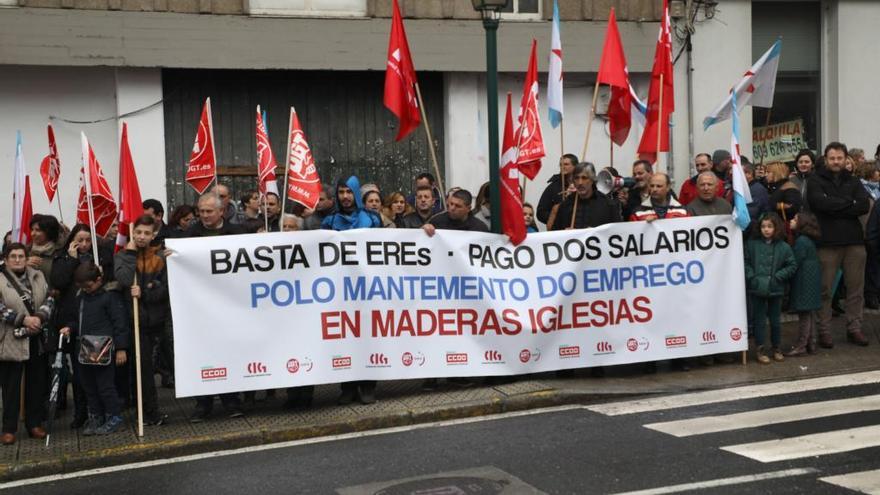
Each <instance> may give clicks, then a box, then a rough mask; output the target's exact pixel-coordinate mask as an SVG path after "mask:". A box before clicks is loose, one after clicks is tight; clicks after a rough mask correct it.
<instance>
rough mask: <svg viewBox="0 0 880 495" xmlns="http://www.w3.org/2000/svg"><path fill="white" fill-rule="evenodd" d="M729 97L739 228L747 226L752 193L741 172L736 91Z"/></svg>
mask: <svg viewBox="0 0 880 495" xmlns="http://www.w3.org/2000/svg"><path fill="white" fill-rule="evenodd" d="M732 95H733V97H732V98H731V100H730V102H731V110H732V111H731V115H733V132H732V133H731V137H730V173H731V174H732V175H731V180H732V182H733V221H734V222H736V224H737V225H738V226H739V228H740V229H742V230H746V229H747V228H749V223H751V221H752V220H751V218H750V216H749V209H748V208H747V207H746V205H748V204H749V203H751V202H752V193H751V191H750V190H749V182H748V181H747V180H746V174H745V173H744V172H743V168H742V163H741V161H740V158H739V115H738V114H737V113H736V93H733V94H732Z"/></svg>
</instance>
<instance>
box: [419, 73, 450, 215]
mask: <svg viewBox="0 0 880 495" xmlns="http://www.w3.org/2000/svg"><path fill="white" fill-rule="evenodd" d="M415 87H416V97H418V99H419V110H420V111H421V112H422V123H423V124H425V135H426V136H427V138H428V148H429V149H430V150H431V163H433V164H434V174H435V175H436V177H437V187H438V188H440V194H441V195H442V196H443V197H442V198H441V199H440V200H441V201H445V198H446V189H445V188H444V187H443V177H442V176H441V175H440V164H439V163H438V162H437V150H435V149H434V138H432V137H431V125H430V124H428V114H426V113H425V102H424V101H422V90H421V89H419V83H415Z"/></svg>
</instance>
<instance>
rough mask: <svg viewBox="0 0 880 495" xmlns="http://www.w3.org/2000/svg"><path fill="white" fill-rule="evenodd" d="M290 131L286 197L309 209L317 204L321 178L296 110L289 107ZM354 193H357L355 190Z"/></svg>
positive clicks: (312, 208)
mask: <svg viewBox="0 0 880 495" xmlns="http://www.w3.org/2000/svg"><path fill="white" fill-rule="evenodd" d="M289 129H290V133H289V136H290V137H289V139H288V141H287V186H286V187H287V199H289V200H291V201H296V202H297V203H299V204H301V205H303V206H305V207H306V208H308V209H310V210H314V209H315V207H316V206H318V200H319V199H320V196H321V178H320V177H318V168H317V167H316V166H315V158H314V157H313V156H312V150H311V148H309V143H308V141H306V133H305V132H303V130H302V126H300V125H299V117H297V115H296V110H294V108H293V107H290V126H289ZM355 194H358V193H357V192H355Z"/></svg>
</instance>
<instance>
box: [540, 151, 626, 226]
mask: <svg viewBox="0 0 880 495" xmlns="http://www.w3.org/2000/svg"><path fill="white" fill-rule="evenodd" d="M572 177H573V179H574V186H575V190H576V192H575V194H572V195H570V196H569V197H567V198H565V200H564V201H563V202H562V203H561V204H560V206H559V212H558V214H557V217H556V221H555V222H554V223H553V230H565V229H569V228H572V227H573V228H576V229H585V228H588V227H598V226H600V225H605V224H606V223H613V222H620V221H622V218H621V216H620V208H619V207H618V205H617V203H616V202H615V201H614V200H613V199H611V198H609V197H608V196H606V195H604V194H602V193H600V192H599V191H598V189H596V171H595V170H594V169H593V167H588V166H586V165H585V164H583V163H581V164H578V165H577V166H575V167H574V172H573V173H572Z"/></svg>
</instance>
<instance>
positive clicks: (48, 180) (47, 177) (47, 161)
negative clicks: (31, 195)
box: [40, 124, 61, 203]
mask: <svg viewBox="0 0 880 495" xmlns="http://www.w3.org/2000/svg"><path fill="white" fill-rule="evenodd" d="M47 129H48V132H49V154H48V155H46V157H45V158H43V161H42V163H40V177H42V178H43V188H44V189H45V190H46V197H47V198H49V202H50V203H51V202H52V200H53V199H54V198H55V193H56V192H58V179H59V178H60V177H61V160H60V159H59V158H58V146H57V145H56V144H55V131H54V130H53V129H52V124H49V125H48V126H47Z"/></svg>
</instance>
